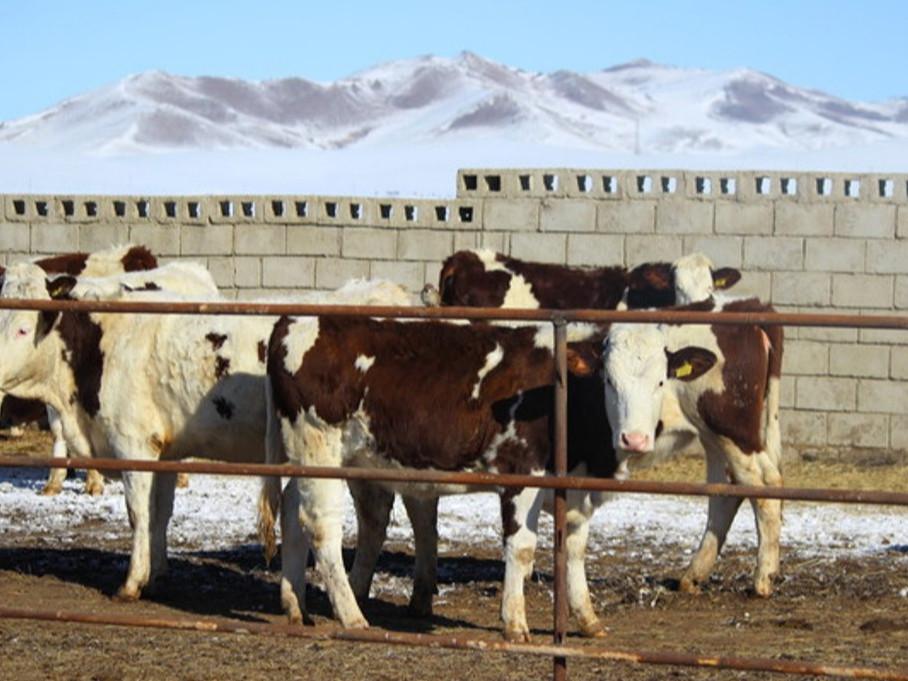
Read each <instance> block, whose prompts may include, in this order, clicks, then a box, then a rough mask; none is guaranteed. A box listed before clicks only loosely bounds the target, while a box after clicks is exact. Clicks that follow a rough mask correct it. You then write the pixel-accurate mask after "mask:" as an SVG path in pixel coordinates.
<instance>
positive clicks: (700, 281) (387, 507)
mask: <svg viewBox="0 0 908 681" xmlns="http://www.w3.org/2000/svg"><path fill="white" fill-rule="evenodd" d="M740 279H741V273H740V272H739V271H738V270H737V269H734V268H729V267H725V268H718V269H717V268H715V267H714V265H713V263H712V262H711V261H710V259H709V258H708V257H706V256H705V255H703V254H702V253H693V254H690V255H686V256H683V257H681V258H679V259H678V260H676V261H675V262H674V263H649V264H645V265H639V266H637V267H635V268H633V269H632V270H631V271H629V272H628V271H627V270H626V269H625V268H623V267H601V268H581V267H565V266H562V265H553V264H547V263H532V262H525V261H521V260H518V259H516V258H510V257H507V256H504V255H502V254H500V253H495V252H493V251H490V250H477V251H459V252H457V253H455V254H453V255H452V256H450V257H449V258H447V259H446V260H445V263H444V265H443V267H442V270H441V273H440V275H439V289H440V290H439V289H434V288H433V287H431V286H428V287H427V288H425V289H423V292H422V298H423V302H424V303H425V304H428V305H433V304H435V305H459V306H466V307H475V306H491V307H516V308H540V307H542V308H555V309H570V308H588V307H589V308H598V309H612V308H615V307H616V306H620V307H630V308H640V307H664V306H668V305H675V304H685V303H689V302H692V301H700V300H705V299H707V298H709V297H710V296H712V295H713V294H714V293H715V292H716V291H720V290H725V289H727V288H729V287H731V286H733V285H734V284H736V283H737V282H738V281H739V280H740ZM433 292H434V293H433ZM574 473H575V474H582V471H574ZM349 485H350V489H351V492H352V493H353V497H354V501H355V502H356V509H357V520H358V527H359V532H358V533H357V544H356V553H355V554H354V555H355V557H354V562H353V566H352V568H351V570H350V581H351V583H352V585H353V590H354V593H355V594H356V596H357V598H358V599H359V600H361V601H363V600H365V599H366V598H367V597H368V595H369V589H370V586H371V584H372V579H373V576H374V572H375V566H376V565H377V563H378V557H379V554H380V552H381V547H382V545H383V543H384V539H385V537H386V534H387V526H388V523H389V520H390V513H391V508H392V505H393V502H394V495H393V493H391V492H389V491H388V490H387V489H384V488H382V487H380V486H376V485H372V484H369V483H365V482H361V481H350V483H349ZM403 502H404V505H405V507H406V509H407V514H408V516H409V517H410V521H411V524H412V526H413V534H414V541H415V567H414V583H413V591H412V594H411V598H410V604H409V610H410V613H411V614H412V615H414V616H418V617H425V616H428V615H430V614H431V612H432V596H433V595H434V593H435V590H436V582H437V579H436V573H437V544H438V537H437V532H436V520H437V514H438V511H437V500H435V499H431V498H428V497H422V498H416V497H408V496H406V495H404V496H403ZM582 569H583V568H582V564H581V567H579V568H577V569H576V571H577V572H579V571H580V570H582ZM585 621H586V622H587V623H589V624H588V625H587V626H586V627H584V630H585V632H586V633H588V634H589V635H598V634H599V633H601V631H602V629H601V627H598V626H596V625H593V624H591V622H592V621H593V619H592V618H591V617H586V619H585Z"/></svg>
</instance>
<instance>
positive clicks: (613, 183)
mask: <svg viewBox="0 0 908 681" xmlns="http://www.w3.org/2000/svg"><path fill="white" fill-rule="evenodd" d="M602 191H603V192H605V193H606V194H617V193H618V178H617V177H615V176H614V175H606V176H605V177H603V178H602Z"/></svg>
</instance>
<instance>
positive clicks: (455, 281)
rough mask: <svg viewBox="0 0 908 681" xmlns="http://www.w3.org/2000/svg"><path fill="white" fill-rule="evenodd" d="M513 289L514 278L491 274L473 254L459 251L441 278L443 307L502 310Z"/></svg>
mask: <svg viewBox="0 0 908 681" xmlns="http://www.w3.org/2000/svg"><path fill="white" fill-rule="evenodd" d="M510 285H511V275H510V274H508V273H507V272H503V271H501V270H495V271H493V272H489V271H487V270H486V267H485V264H484V263H483V262H482V261H481V260H480V259H479V256H478V255H476V253H474V252H473V251H458V252H457V253H454V254H453V255H450V256H448V258H447V259H446V260H445V261H444V263H443V264H442V268H441V273H440V274H439V277H438V291H439V293H440V295H441V304H442V305H453V306H463V307H501V305H502V303H504V297H505V294H507V292H508V287H509V286H510Z"/></svg>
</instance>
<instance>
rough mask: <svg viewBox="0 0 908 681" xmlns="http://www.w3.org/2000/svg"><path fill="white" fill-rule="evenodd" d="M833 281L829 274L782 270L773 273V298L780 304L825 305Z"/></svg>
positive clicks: (827, 301) (826, 304) (827, 302)
mask: <svg viewBox="0 0 908 681" xmlns="http://www.w3.org/2000/svg"><path fill="white" fill-rule="evenodd" d="M831 287H832V282H831V278H830V276H829V275H828V274H815V273H812V272H781V273H773V275H772V300H773V302H774V303H776V304H778V305H801V306H812V307H820V306H822V307H825V306H828V305H829V302H830V296H831Z"/></svg>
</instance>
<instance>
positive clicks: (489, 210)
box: [482, 199, 540, 232]
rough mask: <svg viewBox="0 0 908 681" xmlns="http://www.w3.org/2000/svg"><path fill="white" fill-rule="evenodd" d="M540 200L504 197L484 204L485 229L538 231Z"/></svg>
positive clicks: (483, 218)
mask: <svg viewBox="0 0 908 681" xmlns="http://www.w3.org/2000/svg"><path fill="white" fill-rule="evenodd" d="M539 212H540V202H539V201H528V200H525V199H502V200H496V201H484V202H483V204H482V224H483V229H492V230H495V231H515V232H536V231H538V229H539Z"/></svg>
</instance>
